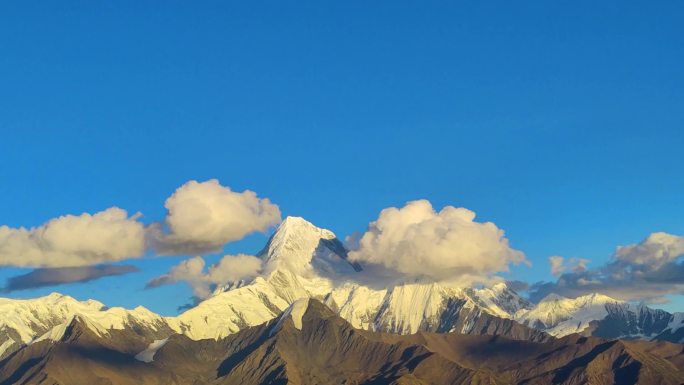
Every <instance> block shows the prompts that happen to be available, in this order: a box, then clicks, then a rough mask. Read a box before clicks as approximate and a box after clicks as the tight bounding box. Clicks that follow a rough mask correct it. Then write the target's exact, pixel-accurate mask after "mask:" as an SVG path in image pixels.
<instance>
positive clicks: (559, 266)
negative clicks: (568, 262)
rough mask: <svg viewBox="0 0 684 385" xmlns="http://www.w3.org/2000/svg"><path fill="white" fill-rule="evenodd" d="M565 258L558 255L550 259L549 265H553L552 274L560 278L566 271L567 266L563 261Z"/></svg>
mask: <svg viewBox="0 0 684 385" xmlns="http://www.w3.org/2000/svg"><path fill="white" fill-rule="evenodd" d="M564 260H565V258H563V257H560V256H558V255H554V256H551V257H549V264H550V265H551V274H552V275H555V276H558V275H561V274H563V271H565V266H564V265H563V261H564Z"/></svg>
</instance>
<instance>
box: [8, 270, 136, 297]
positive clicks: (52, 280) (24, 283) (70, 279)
mask: <svg viewBox="0 0 684 385" xmlns="http://www.w3.org/2000/svg"><path fill="white" fill-rule="evenodd" d="M136 271H138V268H137V267H135V266H128V265H124V266H117V265H98V266H80V267H57V268H47V269H36V270H33V271H31V272H29V273H26V274H22V275H18V276H15V277H11V278H9V279H8V280H7V284H6V285H5V287H4V288H3V291H5V292H10V291H16V290H26V289H35V288H39V287H46V286H58V285H64V284H67V283H74V282H88V281H93V280H95V279H99V278H103V277H111V276H117V275H123V274H128V273H134V272H136Z"/></svg>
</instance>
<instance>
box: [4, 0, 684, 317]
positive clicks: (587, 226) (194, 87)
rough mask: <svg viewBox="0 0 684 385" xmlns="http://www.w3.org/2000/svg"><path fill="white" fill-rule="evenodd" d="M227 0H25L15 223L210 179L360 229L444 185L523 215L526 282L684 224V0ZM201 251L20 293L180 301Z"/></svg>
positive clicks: (20, 17)
mask: <svg viewBox="0 0 684 385" xmlns="http://www.w3.org/2000/svg"><path fill="white" fill-rule="evenodd" d="M227 3H228V2H204V3H203V4H198V3H197V2H193V3H188V2H166V3H165V4H164V7H163V8H162V7H161V6H160V5H159V3H152V2H139V1H136V2H93V1H83V2H72V1H55V2H50V3H49V4H40V5H39V4H29V3H27V2H22V3H16V5H6V6H5V7H4V8H5V10H4V11H3V12H2V13H0V36H3V37H2V38H0V90H1V91H0V110H1V113H0V180H1V182H0V198H1V199H0V224H2V225H8V226H11V227H19V226H25V227H31V226H37V225H40V224H42V223H43V222H45V221H47V220H49V219H50V218H53V217H57V216H60V215H64V214H80V213H83V212H90V213H93V212H97V211H100V210H104V209H106V208H108V207H111V206H118V207H122V208H125V209H126V210H128V211H129V212H136V211H140V212H142V213H143V215H144V216H143V217H142V220H143V221H145V222H146V223H150V222H153V221H158V220H162V219H163V218H164V215H165V209H164V206H163V203H164V200H165V199H166V198H167V197H168V196H169V195H170V194H171V193H173V191H174V190H175V189H176V188H178V187H179V186H180V185H182V184H183V183H185V182H186V181H188V180H193V179H194V180H200V181H202V180H207V179H211V178H218V179H219V180H220V181H221V183H222V184H223V185H227V186H230V187H231V188H232V189H233V190H237V191H242V190H244V189H250V190H253V191H256V192H257V193H258V194H259V196H263V197H268V198H269V199H271V200H272V201H273V202H274V203H276V204H278V206H279V207H280V209H281V211H282V212H283V214H284V215H298V216H303V217H305V218H307V219H309V220H310V221H312V222H313V223H315V224H317V225H319V226H321V227H326V228H330V229H332V230H333V231H335V232H336V233H337V234H338V235H340V236H344V235H347V234H351V233H353V232H355V231H363V230H364V229H365V228H366V226H367V224H368V222H369V221H372V220H374V219H375V218H377V216H378V213H379V212H380V210H382V209H383V208H385V207H389V206H401V205H403V204H404V203H405V202H406V201H409V200H413V199H418V198H425V199H429V200H430V201H431V202H432V203H433V205H434V206H435V207H437V208H441V207H442V206H445V205H454V206H459V207H467V208H469V209H471V210H473V211H475V212H476V213H477V214H478V219H479V220H483V221H484V220H486V221H493V222H495V223H496V224H497V226H499V227H500V228H502V229H504V230H505V231H506V234H507V237H508V238H509V240H510V242H511V245H512V246H513V247H514V248H516V249H519V250H522V251H523V252H524V253H525V254H526V256H527V258H528V259H529V260H530V261H531V262H532V266H531V267H527V266H518V267H515V268H513V271H512V273H511V274H510V275H509V276H508V277H509V278H512V279H520V280H525V281H528V282H536V281H540V280H551V279H552V277H551V275H550V272H549V264H548V262H547V257H549V256H551V255H562V256H565V257H582V258H588V259H590V260H591V264H590V266H600V265H601V264H603V263H605V262H606V261H608V260H609V259H610V257H611V255H612V254H613V252H614V251H615V248H616V247H617V246H618V245H625V244H632V243H637V242H639V241H641V240H642V239H644V238H645V237H647V236H648V235H649V234H650V233H652V232H655V231H665V232H669V233H672V234H677V235H682V234H684V199H682V197H684V177H683V175H684V172H683V170H684V155H682V148H683V146H684V91H683V90H684V71H682V70H681V68H682V63H684V26H683V24H682V23H681V15H682V11H684V4H682V3H681V2H677V1H665V2H658V3H657V4H654V3H646V2H643V3H639V2H623V1H610V2H602V3H601V4H596V3H595V2H541V1H540V2H529V3H526V4H524V5H521V4H519V3H516V4H512V3H510V2H499V1H495V2H468V3H459V2H420V3H414V2H373V3H368V2H343V3H333V2H298V3H297V4H293V3H290V4H287V3H282V2H256V3H254V2H234V3H229V4H227ZM12 7H16V8H14V9H12ZM265 240H266V235H259V234H257V235H252V236H250V237H248V238H247V239H245V240H243V241H240V242H236V243H232V244H229V245H228V246H227V247H226V251H227V252H247V253H253V252H256V251H258V250H259V249H260V247H261V246H262V245H263V243H264V242H265ZM214 258H215V257H214ZM182 259H183V257H157V258H148V259H143V260H136V261H132V262H131V264H133V265H136V266H138V267H139V268H140V269H141V270H140V272H138V273H133V274H127V275H124V276H119V277H109V278H104V279H101V280H97V281H93V282H90V283H85V284H70V285H64V286H60V287H55V288H43V289H38V290H25V291H16V292H12V293H9V294H7V295H8V296H12V297H32V296H36V295H41V294H44V293H48V292H50V291H53V290H57V291H60V292H65V293H68V294H71V295H74V296H76V297H78V298H88V297H94V298H97V299H99V300H101V301H103V302H105V303H106V304H108V305H124V306H128V307H131V306H135V305H138V304H143V305H145V306H147V307H149V308H151V309H153V310H156V311H160V312H162V313H165V314H173V313H174V312H175V309H176V307H177V306H179V305H182V304H183V303H185V302H187V298H188V297H189V296H190V290H189V288H187V287H186V286H185V285H183V284H177V285H172V286H164V287H160V288H157V289H154V290H144V284H145V282H146V281H147V280H149V279H150V278H152V277H155V276H157V275H159V274H162V273H164V272H165V271H167V270H168V268H169V267H170V266H172V265H174V264H176V263H178V262H179V261H180V260H182ZM26 271H28V270H25V269H21V270H20V269H17V268H12V267H3V268H0V280H1V279H5V278H8V277H11V276H14V275H16V274H18V273H22V272H26ZM670 299H671V300H672V301H673V302H671V303H670V304H667V305H664V307H665V308H667V309H670V310H677V309H678V310H684V300H682V298H681V296H678V295H674V296H670Z"/></svg>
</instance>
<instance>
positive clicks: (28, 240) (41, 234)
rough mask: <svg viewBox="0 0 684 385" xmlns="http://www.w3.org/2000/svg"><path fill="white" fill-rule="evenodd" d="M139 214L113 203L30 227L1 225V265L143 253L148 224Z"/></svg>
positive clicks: (70, 262)
mask: <svg viewBox="0 0 684 385" xmlns="http://www.w3.org/2000/svg"><path fill="white" fill-rule="evenodd" d="M138 217H139V215H138V214H136V215H133V216H132V217H129V216H128V213H127V212H126V211H125V210H122V209H120V208H118V207H112V208H109V209H107V210H104V211H101V212H98V213H96V214H92V215H91V214H87V213H84V214H81V215H65V216H61V217H59V218H54V219H51V220H50V221H48V222H47V223H45V224H43V225H41V226H38V227H34V228H30V229H26V228H23V227H20V228H11V227H8V226H0V265H2V266H20V267H73V266H88V265H95V264H100V263H106V262H112V261H120V260H124V259H128V258H137V257H140V256H142V255H143V254H144V252H145V228H144V225H143V224H142V223H141V222H138V220H137V219H138Z"/></svg>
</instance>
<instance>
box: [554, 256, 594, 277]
mask: <svg viewBox="0 0 684 385" xmlns="http://www.w3.org/2000/svg"><path fill="white" fill-rule="evenodd" d="M588 263H589V260H588V259H585V258H574V257H573V258H569V259H567V260H566V259H565V258H563V257H561V256H558V255H554V256H552V257H549V265H550V266H551V274H552V275H554V276H559V275H561V274H563V273H565V272H566V271H572V272H573V273H581V272H583V271H586V270H587V264H588Z"/></svg>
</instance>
